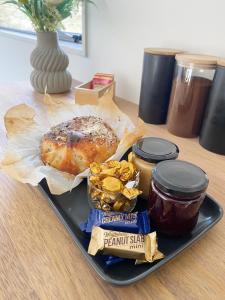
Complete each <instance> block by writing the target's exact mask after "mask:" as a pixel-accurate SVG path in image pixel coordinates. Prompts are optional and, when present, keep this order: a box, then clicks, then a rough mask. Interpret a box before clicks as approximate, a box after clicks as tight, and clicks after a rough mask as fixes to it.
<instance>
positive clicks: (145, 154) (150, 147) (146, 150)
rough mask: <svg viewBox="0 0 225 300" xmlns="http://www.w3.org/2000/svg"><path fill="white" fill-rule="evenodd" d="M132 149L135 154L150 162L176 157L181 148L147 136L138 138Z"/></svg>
mask: <svg viewBox="0 0 225 300" xmlns="http://www.w3.org/2000/svg"><path fill="white" fill-rule="evenodd" d="M132 150H133V152H134V154H136V155H137V156H139V157H140V158H142V159H143V160H145V161H147V162H150V163H158V162H160V161H163V160H169V159H176V158H177V157H178V154H179V148H178V147H177V146H176V145H175V144H173V143H171V142H170V141H167V140H164V139H160V138H156V137H146V138H142V139H140V140H138V141H137V143H136V144H134V145H133V147H132Z"/></svg>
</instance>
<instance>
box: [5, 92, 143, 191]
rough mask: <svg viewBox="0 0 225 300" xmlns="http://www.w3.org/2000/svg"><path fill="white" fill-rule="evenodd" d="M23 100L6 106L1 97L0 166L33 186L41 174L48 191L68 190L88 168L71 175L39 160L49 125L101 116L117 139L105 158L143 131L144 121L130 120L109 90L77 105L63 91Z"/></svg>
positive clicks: (120, 153) (118, 155)
mask: <svg viewBox="0 0 225 300" xmlns="http://www.w3.org/2000/svg"><path fill="white" fill-rule="evenodd" d="M21 100H22V99H21ZM27 102H29V105H28V104H27V103H21V104H18V105H16V106H13V107H10V108H9V107H8V104H7V103H6V102H5V101H2V102H1V103H0V116H3V115H4V118H1V120H0V122H4V125H5V129H6V135H7V138H8V142H7V145H6V147H5V149H4V150H3V151H4V154H3V157H2V158H1V159H0V169H1V170H2V171H4V172H5V173H7V174H8V175H9V176H11V177H13V178H14V179H16V180H18V181H20V182H22V183H28V184H30V185H32V186H37V185H38V184H39V182H40V181H41V180H42V179H44V178H45V179H46V180H47V183H48V186H49V189H50V191H51V193H52V194H57V195H60V194H62V193H65V192H67V191H71V190H72V189H73V188H75V187H76V186H78V185H79V184H80V183H81V182H82V180H83V178H85V177H87V175H88V173H89V169H86V170H85V171H84V172H82V173H80V174H78V175H76V176H75V175H72V174H68V173H66V172H62V171H59V170H57V169H55V168H53V167H51V166H48V165H44V164H43V162H42V161H41V158H40V143H41V138H42V136H43V135H44V134H45V133H46V132H48V131H49V130H50V128H51V127H53V126H55V125H57V124H60V123H61V122H65V121H68V120H71V119H73V118H74V117H82V116H96V117H99V118H102V119H103V121H104V122H106V123H107V124H109V126H110V127H111V128H112V129H113V130H114V132H115V134H116V135H117V137H118V138H119V140H120V143H119V145H118V148H117V151H116V153H115V154H114V155H113V156H112V157H110V158H109V160H120V159H121V157H122V156H123V155H124V153H126V151H127V150H128V149H129V148H130V147H131V145H132V144H133V143H135V141H136V140H137V139H139V138H140V137H142V136H143V135H144V132H145V126H144V123H143V122H141V121H139V122H138V123H137V124H136V125H135V124H133V123H132V122H131V120H130V119H129V118H128V116H127V115H126V114H124V113H123V112H122V111H120V109H119V108H118V107H117V106H116V104H115V103H114V102H113V100H112V98H111V95H110V93H106V94H105V95H104V96H103V97H102V98H100V99H99V103H98V105H77V104H74V100H70V99H68V98H65V97H64V96H63V95H60V96H58V97H57V96H54V97H51V96H50V95H48V94H46V95H44V96H43V98H41V96H39V97H38V98H37V99H34V100H31V99H29V101H27Z"/></svg>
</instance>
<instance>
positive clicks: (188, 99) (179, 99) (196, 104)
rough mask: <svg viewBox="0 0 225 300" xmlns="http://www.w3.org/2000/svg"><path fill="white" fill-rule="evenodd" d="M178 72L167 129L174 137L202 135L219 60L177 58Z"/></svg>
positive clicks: (171, 98)
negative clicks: (203, 121)
mask: <svg viewBox="0 0 225 300" xmlns="http://www.w3.org/2000/svg"><path fill="white" fill-rule="evenodd" d="M176 61H177V63H176V68H175V73H174V79H173V86H172V91H171V96H170V104H169V112H168V118H167V128H168V130H169V131H170V132H171V133H173V134H174V135H177V136H181V137H187V138H192V137H196V136H198V135H199V132H200V129H201V124H202V119H203V114H204V110H205V107H206V103H207V99H208V96H209V92H210V89H211V86H212V80H213V78H214V73H215V69H216V62H217V60H216V58H215V57H211V56H205V55H190V54H178V55H176Z"/></svg>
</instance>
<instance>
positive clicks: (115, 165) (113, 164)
mask: <svg viewBox="0 0 225 300" xmlns="http://www.w3.org/2000/svg"><path fill="white" fill-rule="evenodd" d="M107 165H108V167H109V168H117V169H119V168H120V162H119V161H117V160H110V161H108V162H107Z"/></svg>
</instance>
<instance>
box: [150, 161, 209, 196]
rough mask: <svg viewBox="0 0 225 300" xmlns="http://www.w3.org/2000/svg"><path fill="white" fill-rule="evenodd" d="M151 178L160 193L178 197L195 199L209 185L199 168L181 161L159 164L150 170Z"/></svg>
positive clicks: (206, 177) (204, 174)
mask: <svg viewBox="0 0 225 300" xmlns="http://www.w3.org/2000/svg"><path fill="white" fill-rule="evenodd" d="M152 178H153V181H154V183H155V184H156V186H157V187H158V188H159V189H160V190H161V191H163V192H165V193H169V194H171V195H174V196H178V197H195V196H197V195H199V194H201V192H204V191H205V190H206V188H207V186H208V183H209V180H208V176H207V175H206V173H205V172H204V171H203V170H202V169H201V168H199V167H198V166H196V165H193V164H191V163H189V162H186V161H182V160H169V161H163V162H160V163H159V164H157V165H156V167H155V168H154V169H153V170H152Z"/></svg>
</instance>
